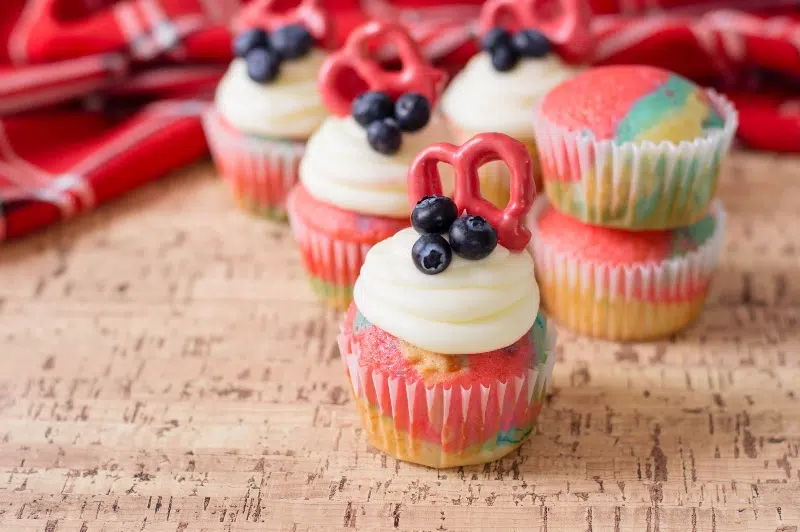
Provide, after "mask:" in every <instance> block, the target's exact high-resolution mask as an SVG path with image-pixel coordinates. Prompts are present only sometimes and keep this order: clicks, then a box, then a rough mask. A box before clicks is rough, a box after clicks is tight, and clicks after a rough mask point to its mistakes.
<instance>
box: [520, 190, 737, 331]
mask: <svg viewBox="0 0 800 532" xmlns="http://www.w3.org/2000/svg"><path fill="white" fill-rule="evenodd" d="M548 205H549V203H548V200H547V198H539V199H537V200H536V201H535V202H534V205H533V208H532V209H531V214H530V217H531V218H530V223H529V226H530V227H531V230H532V233H533V238H532V239H531V244H530V249H531V252H532V254H533V258H534V263H535V272H536V277H537V279H538V281H539V288H540V290H541V293H542V303H543V305H544V306H545V308H546V309H547V312H548V314H549V315H550V316H551V317H553V318H555V319H556V320H558V321H560V322H562V323H563V324H565V325H567V326H568V327H570V328H571V329H574V330H576V331H577V332H580V333H582V334H586V335H589V336H597V337H601V338H607V339H610V340H622V341H634V340H650V339H656V338H660V337H663V336H667V335H669V334H672V333H674V332H677V331H678V330H680V329H681V328H683V327H685V326H686V325H687V324H689V323H690V322H691V321H692V320H693V319H695V318H696V317H697V316H699V315H700V313H701V312H702V309H703V305H704V304H705V300H706V296H707V293H708V287H709V285H710V283H711V280H712V277H713V274H714V271H715V269H716V266H717V264H718V262H719V257H720V254H721V252H722V247H723V244H724V236H725V226H726V218H727V215H726V213H725V210H724V208H723V206H722V203H721V202H720V201H719V200H715V201H714V202H713V203H712V205H711V214H712V216H713V217H714V219H715V221H716V225H715V228H714V232H713V234H712V235H711V236H710V237H709V238H708V239H707V240H706V241H705V242H704V243H703V244H701V245H700V246H699V247H698V248H697V249H696V250H694V251H691V252H689V253H688V254H686V255H684V256H680V257H673V258H669V259H666V260H664V261H662V262H660V263H655V262H651V263H644V264H636V265H623V264H620V265H614V264H608V263H599V262H595V261H591V260H583V259H581V258H580V257H574V256H571V255H568V254H566V253H561V252H559V251H558V250H556V249H553V248H552V247H550V246H548V245H547V244H545V242H544V240H543V239H542V238H540V236H539V233H538V219H539V216H541V214H542V213H543V212H544V210H545V209H546V208H547V207H548Z"/></svg>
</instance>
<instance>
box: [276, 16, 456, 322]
mask: <svg viewBox="0 0 800 532" xmlns="http://www.w3.org/2000/svg"><path fill="white" fill-rule="evenodd" d="M386 43H391V44H393V45H395V46H396V47H397V49H398V51H399V53H400V56H401V59H402V61H403V69H404V70H403V71H400V72H396V71H388V70H385V69H384V68H383V67H382V66H381V64H380V63H379V62H378V61H377V60H376V59H375V58H374V57H372V55H371V54H372V52H371V48H370V47H371V46H372V45H377V44H386ZM319 83H320V90H321V91H322V95H323V99H324V101H325V103H326V105H327V107H328V109H329V110H330V111H331V113H332V116H330V117H329V118H327V119H326V120H325V122H324V123H323V124H322V126H321V127H320V129H319V130H318V131H317V132H316V133H315V134H314V135H313V136H312V137H311V139H310V140H309V143H308V146H307V149H306V153H305V155H304V157H303V159H302V162H301V164H300V184H299V185H298V186H297V187H296V188H295V189H294V190H293V191H292V194H291V197H290V199H289V219H290V222H291V225H292V229H293V231H294V235H295V238H296V240H297V243H298V246H299V248H300V253H301V256H302V259H303V264H304V265H305V267H306V269H307V271H308V275H309V277H310V279H311V284H312V288H313V289H314V291H315V292H316V293H317V294H318V295H319V297H320V298H321V299H322V300H323V301H325V302H327V303H328V304H330V305H331V306H333V307H335V308H339V309H341V310H344V309H346V308H347V306H348V304H349V303H350V300H351V298H352V288H353V283H354V282H355V280H356V277H357V276H358V272H359V269H360V268H361V264H362V263H363V261H364V256H365V255H366V253H367V251H368V250H369V248H370V246H372V245H374V244H376V243H377V242H380V241H381V240H383V239H385V238H388V237H390V236H392V235H393V234H395V233H396V232H397V231H399V230H400V229H402V228H404V227H408V215H409V212H410V209H409V206H408V200H407V197H408V192H407V187H406V174H407V172H408V166H409V165H410V164H411V162H412V160H413V159H414V157H415V156H416V155H417V154H418V153H419V152H420V151H422V150H423V149H424V148H426V147H427V146H430V145H431V144H433V143H435V142H439V141H443V140H447V139H448V138H449V133H448V131H447V128H446V126H445V123H444V121H443V120H442V118H441V117H440V115H439V114H438V113H437V112H436V110H435V109H436V102H437V100H438V99H439V96H440V94H441V91H442V89H443V86H444V83H445V75H444V73H443V72H442V71H440V70H437V69H435V68H433V67H432V66H431V65H430V64H429V63H428V62H427V61H426V60H425V59H424V58H423V57H422V55H421V53H420V51H419V49H418V48H417V45H416V43H414V41H413V40H412V39H411V37H410V36H409V35H408V33H407V32H406V30H404V29H402V28H401V27H399V26H395V25H392V24H381V23H378V22H371V23H368V24H366V25H364V26H362V27H360V28H358V29H356V30H355V31H354V32H352V33H351V34H350V36H349V37H348V40H347V43H346V44H345V46H344V47H343V48H342V49H341V50H340V51H338V52H337V53H335V54H333V55H331V57H330V58H328V60H327V61H326V62H325V64H324V65H323V67H322V70H321V72H320V79H319Z"/></svg>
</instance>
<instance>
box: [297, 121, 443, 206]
mask: <svg viewBox="0 0 800 532" xmlns="http://www.w3.org/2000/svg"><path fill="white" fill-rule="evenodd" d="M449 140H450V133H449V131H448V129H447V126H446V124H445V121H444V120H443V119H442V117H441V115H439V114H438V113H434V114H433V116H432V117H431V120H430V122H429V123H428V125H427V126H425V128H423V129H422V130H420V131H417V132H414V133H403V143H402V145H401V146H400V150H399V151H398V152H397V153H395V154H393V155H384V154H382V153H379V152H377V151H375V150H374V149H372V147H370V145H369V142H367V131H366V129H365V128H364V127H362V126H360V125H359V124H358V122H356V121H355V120H354V119H353V118H352V117H350V116H348V117H345V118H339V117H335V116H331V117H329V118H328V119H326V120H325V122H324V123H323V124H322V126H321V127H320V128H319V129H318V130H317V132H316V133H314V135H312V136H311V139H309V141H308V144H307V145H306V152H305V155H304V156H303V159H302V161H301V162H300V180H301V181H302V183H303V185H304V186H305V188H306V190H308V193H309V194H311V195H312V196H314V197H315V198H316V199H318V200H320V201H324V202H325V203H330V204H332V205H336V206H337V207H340V208H342V209H345V210H349V211H354V212H358V213H361V214H370V215H375V216H387V217H391V218H404V217H406V216H408V215H409V214H410V211H411V208H410V206H409V203H408V177H407V174H408V167H409V165H410V164H411V162H412V161H413V160H414V157H416V156H417V154H418V153H419V152H421V151H422V150H423V149H424V148H427V147H428V146H430V145H431V144H435V143H437V142H446V141H449ZM446 177H447V176H446V175H445V179H444V180H443V184H444V187H445V190H446V192H445V193H447V188H448V186H447V185H448V183H447V181H448V179H447V178H446Z"/></svg>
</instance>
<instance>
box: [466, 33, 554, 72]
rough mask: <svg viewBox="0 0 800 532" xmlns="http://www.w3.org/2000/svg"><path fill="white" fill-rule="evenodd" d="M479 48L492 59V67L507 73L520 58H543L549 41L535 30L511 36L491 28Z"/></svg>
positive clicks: (548, 48) (548, 49) (547, 50)
mask: <svg viewBox="0 0 800 532" xmlns="http://www.w3.org/2000/svg"><path fill="white" fill-rule="evenodd" d="M481 47H482V48H483V49H484V50H485V51H486V52H488V53H489V55H490V56H491V58H492V66H494V68H495V70H497V71H499V72H508V71H509V70H511V69H512V68H514V67H515V66H516V65H517V62H519V60H520V58H521V57H544V56H545V55H547V53H548V52H549V51H550V41H549V40H548V39H547V37H545V36H544V35H543V34H542V33H540V32H538V31H536V30H521V31H518V32H516V33H514V34H513V35H512V34H511V33H509V32H508V31H506V30H504V29H503V28H492V29H491V30H489V31H488V32H486V35H484V36H483V40H482V41H481Z"/></svg>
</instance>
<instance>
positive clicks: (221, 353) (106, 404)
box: [0, 153, 800, 532]
mask: <svg viewBox="0 0 800 532" xmlns="http://www.w3.org/2000/svg"><path fill="white" fill-rule="evenodd" d="M719 193H720V196H721V197H722V198H723V200H724V202H725V205H726V207H727V208H728V211H729V213H730V228H729V233H728V241H727V246H726V251H725V256H724V264H723V266H722V267H721V269H720V271H719V275H718V278H717V282H716V285H715V287H714V292H713V294H712V296H711V298H710V301H709V303H708V306H707V310H706V312H705V314H704V315H703V317H702V318H701V320H700V321H699V322H698V323H697V324H696V325H694V326H693V327H692V328H690V329H689V330H687V331H685V332H683V333H681V334H679V335H677V336H676V337H675V338H672V339H670V340H669V341H665V342H660V343H651V344H634V345H629V346H621V345H618V344H613V343H606V342H598V341H591V340H588V339H585V338H581V337H576V336H574V335H572V334H570V333H569V332H566V331H562V332H561V336H560V345H559V348H558V353H559V357H560V359H559V362H558V363H557V365H556V369H555V375H554V386H553V388H552V390H551V393H550V394H549V396H548V400H547V405H546V408H545V410H544V412H543V417H542V424H541V426H540V428H539V429H538V431H537V433H536V434H535V436H534V437H533V438H532V439H531V440H530V441H529V442H528V443H526V444H525V445H524V446H523V447H522V448H521V449H520V450H519V452H516V453H514V454H513V455H511V456H509V457H507V458H505V459H503V460H501V461H499V462H496V463H492V464H489V465H486V466H480V467H469V468H463V469H457V470H446V471H436V470H432V469H425V468H421V467H417V466H413V465H409V464H405V463H400V462H397V461H395V460H393V459H392V458H387V457H386V456H384V455H381V454H380V453H377V452H376V451H374V450H373V449H371V448H370V447H369V446H368V445H367V444H366V442H365V439H364V436H363V434H362V431H361V428H360V427H359V423H358V419H357V417H356V414H355V411H354V409H353V405H352V404H351V399H350V396H349V392H348V389H347V384H346V381H345V376H344V372H343V369H342V367H341V362H340V360H339V357H338V352H337V349H336V347H335V345H334V337H335V334H336V327H337V317H336V315H334V314H333V313H331V312H327V311H325V310H322V309H321V308H319V307H318V306H317V305H316V304H315V302H314V299H313V297H312V295H311V294H310V292H309V290H308V289H307V287H306V284H305V280H304V278H303V274H302V272H301V270H300V267H299V264H298V256H297V254H296V252H295V250H294V248H293V245H292V241H291V237H290V235H289V234H288V231H287V229H286V228H285V227H284V226H281V225H277V224H271V223H266V222H262V221H259V220H255V219H252V218H249V217H247V216H245V215H243V214H241V213H240V212H239V211H238V210H236V209H235V208H234V207H232V205H231V202H230V200H229V198H228V197H227V196H226V194H225V192H224V190H223V187H222V185H221V184H220V183H219V182H218V181H217V180H216V178H215V177H214V172H213V169H212V168H211V167H210V166H209V165H208V164H202V165H198V166H196V167H193V168H191V169H189V170H187V171H184V172H182V173H181V174H180V175H175V176H172V177H170V178H168V179H165V180H163V181H161V182H159V183H157V184H153V185H151V186H148V187H145V188H144V189H142V190H141V191H139V192H137V193H135V194H132V195H130V196H129V197H126V198H125V199H123V200H121V201H119V202H117V203H115V204H113V205H110V206H108V207H103V208H101V209H99V210H98V211H96V212H94V213H91V214H88V215H86V216H84V217H82V218H80V219H78V220H74V221H72V222H70V223H69V224H65V225H62V226H59V227H55V228H52V229H50V230H48V231H45V232H43V233H40V234H37V235H34V236H32V237H29V238H26V239H24V240H22V241H18V242H12V243H7V244H4V245H3V246H2V247H1V248H0V368H2V371H0V529H1V530H4V531H5V530H7V531H14V532H33V531H36V532H42V531H43V532H64V531H76V532H78V531H80V532H98V531H105V532H123V531H124V532H130V531H145V532H166V531H169V532H195V531H217V530H220V531H254V530H259V531H261V530H292V531H297V530H338V529H343V528H350V529H360V530H443V531H444V530H450V531H454V530H469V529H472V530H479V529H486V530H537V531H546V532H555V531H584V530H589V531H593V532H596V531H604V530H609V531H621V532H624V531H637V532H638V531H652V532H656V531H667V530H679V531H687V532H688V531H720V532H722V531H739V530H757V531H770V532H797V531H798V530H799V528H798V527H800V212H799V209H798V205H800V159H798V158H788V157H777V156H768V155H754V154H747V153H736V154H734V156H733V157H732V160H731V162H730V165H729V167H728V170H727V172H726V174H725V176H724V179H723V183H722V185H721V187H720V191H719Z"/></svg>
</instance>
